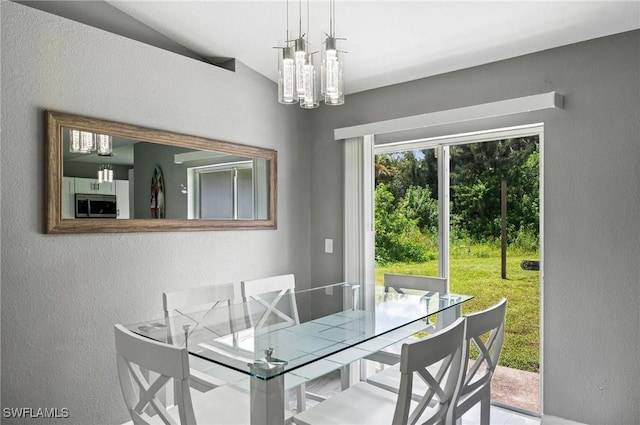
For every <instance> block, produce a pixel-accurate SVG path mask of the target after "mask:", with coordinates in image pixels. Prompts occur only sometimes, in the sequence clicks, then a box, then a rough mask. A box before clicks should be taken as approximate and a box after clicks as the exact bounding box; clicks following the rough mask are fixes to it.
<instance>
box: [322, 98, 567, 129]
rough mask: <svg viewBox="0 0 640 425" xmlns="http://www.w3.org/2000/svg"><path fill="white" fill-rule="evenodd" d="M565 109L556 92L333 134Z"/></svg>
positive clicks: (366, 126) (419, 126) (404, 118)
mask: <svg viewBox="0 0 640 425" xmlns="http://www.w3.org/2000/svg"><path fill="white" fill-rule="evenodd" d="M563 106H564V96H562V95H561V94H558V93H556V92H548V93H542V94H536V95H533V96H525V97H517V98H514V99H507V100H500V101H497V102H490V103H483V104H480V105H473V106H465V107H462V108H455V109H448V110H444V111H436V112H429V113H425V114H420V115H413V116H409V117H403V118H396V119H391V120H385V121H377V122H373V123H369V124H361V125H355V126H351V127H342V128H336V129H335V130H334V131H333V134H334V138H335V140H342V139H348V138H352V137H362V136H366V135H369V134H383V133H391V132H394V131H405V130H411V129H414V128H423V127H433V126H436V125H443V124H454V123H459V122H464V121H472V120H478V119H484V118H493V117H501V116H505V115H513V114H518V113H522V112H531V111H539V110H543V109H554V108H555V109H562V108H563Z"/></svg>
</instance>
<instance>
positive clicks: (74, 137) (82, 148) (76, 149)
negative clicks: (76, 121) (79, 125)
mask: <svg viewBox="0 0 640 425" xmlns="http://www.w3.org/2000/svg"><path fill="white" fill-rule="evenodd" d="M95 150H96V144H95V138H94V134H93V133H91V132H88V131H81V130H74V129H71V130H69V152H71V153H91V152H93V151H95Z"/></svg>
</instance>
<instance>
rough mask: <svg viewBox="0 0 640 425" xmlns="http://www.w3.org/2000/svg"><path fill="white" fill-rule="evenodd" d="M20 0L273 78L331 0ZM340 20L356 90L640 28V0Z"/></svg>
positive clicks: (443, 8) (449, 7) (516, 4)
mask: <svg viewBox="0 0 640 425" xmlns="http://www.w3.org/2000/svg"><path fill="white" fill-rule="evenodd" d="M13 1H15V2H18V3H23V4H26V5H29V6H31V7H35V8H38V9H42V10H44V11H47V12H50V13H55V14H58V15H61V16H64V17H67V18H69V19H73V20H76V21H79V22H83V23H85V24H88V25H92V26H95V27H98V28H101V29H103V30H107V31H111V32H114V33H117V34H120V35H123V36H125V37H129V38H133V39H136V40H139V41H142V42H145V43H148V44H152V45H155V46H157V47H160V48H163V49H167V50H170V51H173V52H175V53H179V54H182V55H185V56H190V57H193V58H196V59H198V60H204V61H208V62H211V63H215V64H218V65H221V66H223V67H227V68H233V62H228V63H226V64H225V63H224V62H225V60H227V59H236V60H238V61H240V62H242V63H244V64H245V65H247V66H249V67H250V68H252V69H254V70H255V71H257V72H259V73H260V74H262V75H264V76H265V77H267V78H269V79H271V80H273V81H276V76H277V57H278V53H277V50H275V49H273V47H275V46H282V45H284V41H285V40H286V39H292V38H296V37H298V35H299V33H300V28H301V29H302V33H306V34H307V37H308V39H309V42H310V43H311V47H312V50H319V49H320V46H321V43H322V40H323V39H324V37H322V36H321V34H322V33H323V32H327V31H328V29H329V18H330V13H329V0H289V1H285V0H231V1H230V0H200V1H188V0H161V1H155V0H84V1H67V0H13ZM287 11H288V13H287ZM307 11H308V12H307ZM300 12H301V13H300ZM300 16H302V19H300ZM287 21H288V28H289V32H288V34H289V35H288V36H287ZM307 21H308V22H309V25H307ZM334 23H335V29H336V33H335V35H336V37H344V38H346V40H345V41H342V42H340V44H339V46H338V48H339V49H341V50H344V51H346V52H347V53H346V54H345V55H344V63H345V65H344V66H345V80H346V84H345V91H346V93H347V94H349V93H357V92H361V91H364V90H369V89H373V88H377V87H382V86H387V85H390V84H396V83H401V82H405V81H411V80H415V79H418V78H423V77H428V76H431V75H436V74H442V73H445V72H451V71H455V70H458V69H463V68H469V67H473V66H477V65H482V64H485V63H490V62H495V61H499V60H503V59H508V58H511V57H515V56H520V55H524V54H528V53H533V52H538V51H542V50H546V49H550V48H554V47H559V46H563V45H567V44H572V43H577V42H580V41H585V40H590V39H593V38H598V37H603V36H607V35H611V34H616V33H621V32H625V31H630V30H635V29H639V28H640V0H633V1H619V0H606V1H593V0H589V1H579V0H560V1H558V0H537V1H523V0H502V1H487V0H468V1H457V0H446V1H445V0H441V1H434V0H412V1H405V0H335V22H334ZM307 28H310V29H307ZM230 64H231V65H230Z"/></svg>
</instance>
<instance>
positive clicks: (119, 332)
mask: <svg viewBox="0 0 640 425" xmlns="http://www.w3.org/2000/svg"><path fill="white" fill-rule="evenodd" d="M115 342H116V353H117V367H118V377H119V378H120V387H121V388H122V394H123V395H124V400H125V404H126V405H127V409H128V410H129V414H130V415H131V418H132V420H133V423H134V424H135V425H147V424H151V423H158V418H160V420H162V422H163V423H165V424H167V425H177V424H176V422H175V420H174V418H173V417H171V416H170V415H169V413H168V412H167V409H166V408H165V406H164V405H163V403H162V402H161V401H160V399H159V398H158V394H159V393H161V392H162V390H164V389H165V386H166V385H167V384H168V383H170V382H171V380H172V379H173V380H174V381H175V383H176V384H177V385H176V386H175V388H177V393H176V394H175V396H176V405H177V408H178V411H179V419H180V425H194V424H195V423H196V421H195V415H194V411H193V405H192V401H191V393H190V391H189V356H188V352H187V350H186V349H185V348H179V347H176V346H172V345H167V344H163V343H160V342H156V341H153V340H150V339H148V338H143V337H141V336H139V335H136V334H134V333H133V332H131V331H129V330H127V329H126V328H125V327H124V326H122V325H115ZM147 372H152V373H147ZM149 411H152V412H153V414H155V415H157V417H155V416H151V415H150V414H149V413H147V412H149Z"/></svg>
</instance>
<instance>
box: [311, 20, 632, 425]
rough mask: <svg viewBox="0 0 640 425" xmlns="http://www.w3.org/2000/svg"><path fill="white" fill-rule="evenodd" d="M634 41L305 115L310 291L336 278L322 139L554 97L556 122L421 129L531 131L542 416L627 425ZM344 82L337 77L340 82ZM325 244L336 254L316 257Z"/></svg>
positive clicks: (386, 91) (332, 150) (452, 76)
mask: <svg viewBox="0 0 640 425" xmlns="http://www.w3.org/2000/svg"><path fill="white" fill-rule="evenodd" d="M639 45H640V32H638V31H636V32H631V33H625V34H622V35H617V36H612V37H607V38H602V39H598V40H593V41H589V42H585V43H580V44H576V45H571V46H567V47H563V48H558V49H553V50H549V51H545V52H541V53H537V54H532V55H527V56H523V57H519V58H514V59H511V60H506V61H501V62H497V63H493V64H488V65H485V66H479V67H475V68H471V69H466V70H462V71H459V72H453V73H449V74H443V75H438V76H435V77H431V78H426V79H422V80H417V81H413V82H410V83H406V84H400V85H396V86H390V87H386V88H381V89H377V90H372V91H368V92H363V93H359V94H356V95H352V96H348V98H347V100H346V103H345V105H344V106H341V107H339V108H330V107H322V108H320V109H319V110H318V113H317V114H314V116H313V122H312V134H313V135H314V139H315V140H314V142H313V146H312V150H311V157H312V166H311V168H312V171H311V191H312V194H313V196H312V199H311V220H312V223H313V227H312V229H311V256H312V258H313V259H314V261H313V262H312V264H311V265H312V273H311V274H312V277H313V281H314V282H316V281H318V282H319V281H331V280H334V279H335V278H336V276H337V275H338V270H341V269H342V255H343V253H342V251H341V249H339V248H340V247H341V246H342V238H341V235H342V229H343V227H342V209H343V202H342V193H343V181H342V180H343V171H342V166H343V165H342V161H343V159H342V158H343V154H342V146H341V143H340V142H336V141H334V140H333V137H332V136H333V129H334V128H340V127H347V126H352V125H357V124H363V123H368V122H374V121H379V120H385V119H391V118H399V117H403V116H409V115H416V114H419V113H423V112H430V111H438V110H445V109H450V108H456V107H462V106H467V105H475V104H479V103H485V102H491V101H496V100H502V99H509V98H515V97H520V96H527V95H532V94H538V93H543V92H548V91H552V90H555V91H557V92H559V93H561V94H563V95H564V96H565V109H564V110H562V111H545V112H536V113H528V114H519V115H514V116H510V117H507V118H502V119H493V120H483V121H476V122H470V123H465V124H464V125H456V126H447V127H441V128H433V129H429V130H428V131H426V132H423V133H424V134H430V135H438V134H451V133H458V132H463V131H471V130H481V129H487V128H498V127H503V126H509V125H519V124H527V123H536V122H542V121H543V122H544V124H545V135H544V158H543V161H544V223H545V229H544V250H543V254H544V274H545V276H544V340H543V346H544V351H543V354H544V369H543V373H544V386H543V391H544V399H543V401H544V412H545V413H546V414H550V415H556V416H561V417H565V418H569V419H573V420H577V421H581V422H585V423H590V424H592V423H593V424H595V423H608V424H637V423H639V421H640V410H639V409H640V407H639V406H640V398H639V396H638V392H637V391H636V390H635V389H636V388H637V387H638V382H639V380H640V367H639V366H638V365H639V364H640V354H639V350H638V347H640V313H639V312H640V309H639V308H638V305H639V304H640V268H639V265H638V258H640V243H639V241H640V220H639V219H638V217H640V190H639V189H638V188H639V187H640V143H639V141H638V135H639V127H638V117H639V115H640V97H639V87H640V77H639V76H640V58H639V55H640V49H639V48H638V46H639ZM345 73H348V69H346V70H345ZM324 238H335V239H336V240H335V244H334V247H337V248H338V249H336V252H337V254H335V255H329V254H323V251H322V250H323V239H324Z"/></svg>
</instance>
